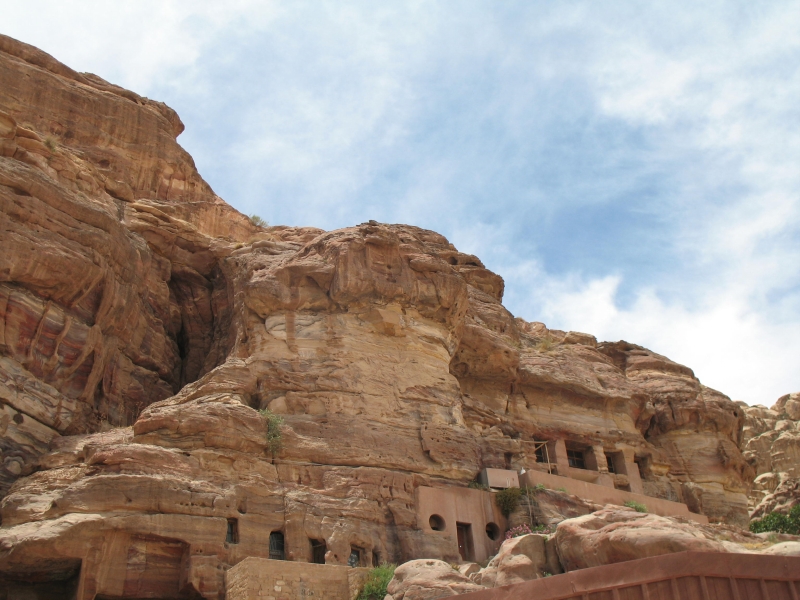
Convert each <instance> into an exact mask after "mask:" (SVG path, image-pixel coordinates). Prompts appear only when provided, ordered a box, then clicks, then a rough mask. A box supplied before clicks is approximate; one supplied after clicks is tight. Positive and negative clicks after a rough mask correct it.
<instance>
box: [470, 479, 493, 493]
mask: <svg viewBox="0 0 800 600" xmlns="http://www.w3.org/2000/svg"><path fill="white" fill-rule="evenodd" d="M467 487H468V488H470V489H471V490H483V491H484V492H488V491H489V486H488V485H486V484H483V483H481V482H480V481H470V482H469V485H468V486H467Z"/></svg>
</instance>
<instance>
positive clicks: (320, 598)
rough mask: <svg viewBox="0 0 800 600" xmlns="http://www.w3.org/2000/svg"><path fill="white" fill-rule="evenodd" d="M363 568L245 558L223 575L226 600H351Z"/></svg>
mask: <svg viewBox="0 0 800 600" xmlns="http://www.w3.org/2000/svg"><path fill="white" fill-rule="evenodd" d="M368 572H369V569H367V568H357V569H351V568H349V567H342V566H339V565H317V564H313V563H301V562H289V561H283V560H268V559H264V558H247V559H245V560H243V561H242V562H240V563H239V564H238V565H236V566H235V567H233V568H232V569H230V570H229V571H228V573H227V585H226V596H225V597H226V599H227V600H257V599H261V600H295V599H297V598H314V600H351V599H353V598H356V597H357V596H358V594H359V592H360V590H361V587H362V586H363V584H364V578H365V576H366V573H368Z"/></svg>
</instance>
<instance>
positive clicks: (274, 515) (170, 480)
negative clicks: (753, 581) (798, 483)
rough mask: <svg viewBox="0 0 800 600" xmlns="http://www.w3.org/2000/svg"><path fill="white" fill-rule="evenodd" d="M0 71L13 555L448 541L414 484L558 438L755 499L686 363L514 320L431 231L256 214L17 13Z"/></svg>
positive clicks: (487, 281) (216, 560)
mask: <svg viewBox="0 0 800 600" xmlns="http://www.w3.org/2000/svg"><path fill="white" fill-rule="evenodd" d="M0 83H2V85H0V236H2V237H0V242H2V250H3V251H2V253H0V411H1V412H0V436H2V438H0V450H1V451H2V468H0V494H2V495H4V498H3V501H2V508H1V515H2V527H1V528H0V576H2V577H5V578H16V579H17V580H20V581H41V582H42V585H47V586H53V585H56V586H58V585H62V584H63V586H65V587H64V589H67V588H68V587H69V586H73V587H74V586H75V585H77V584H76V583H75V582H76V581H77V578H78V576H79V575H78V573H79V571H80V573H81V575H80V577H81V581H80V585H81V586H82V588H81V590H82V593H83V594H84V597H92V594H94V593H97V594H99V595H103V596H108V597H130V598H138V597H146V596H148V597H155V596H158V597H170V598H174V597H180V596H185V597H189V596H191V595H192V594H200V595H202V596H204V597H206V598H218V597H220V596H221V595H222V594H223V581H224V569H225V567H226V566H229V565H233V564H235V563H236V562H238V561H240V560H242V559H243V558H245V557H247V556H261V557H268V556H270V534H271V533H274V532H281V533H282V535H283V536H284V538H285V556H286V558H287V559H290V560H306V561H310V560H312V559H314V558H315V557H316V558H318V557H317V555H316V554H315V552H317V551H318V550H317V549H318V548H320V547H322V548H323V550H324V560H325V561H326V562H328V563H332V564H346V563H347V562H348V560H349V559H350V557H351V555H352V553H353V552H356V556H357V560H358V561H359V562H360V563H361V564H364V565H370V564H372V563H373V562H378V561H381V560H389V561H394V562H403V561H405V560H408V559H412V558H418V557H430V558H441V557H443V556H444V550H443V549H442V546H441V545H440V543H439V542H438V541H437V540H439V539H440V538H435V537H431V536H426V535H425V534H424V532H423V525H424V524H423V523H420V522H418V520H417V514H416V512H415V490H417V488H419V487H420V486H423V485H425V486H434V487H436V486H441V487H446V486H465V485H467V484H468V483H469V482H470V481H472V480H473V479H474V478H475V477H476V475H477V474H478V472H479V471H480V470H481V469H482V468H484V467H493V468H513V469H517V470H519V469H521V468H526V469H535V468H539V467H537V457H536V454H535V446H534V441H536V440H547V439H557V438H558V439H566V440H569V441H570V442H572V443H575V444H583V445H591V446H593V447H597V448H601V449H602V448H608V449H610V450H620V451H621V450H623V449H624V451H626V452H628V453H632V454H635V456H636V457H637V460H638V463H639V468H640V470H641V476H642V479H643V486H644V490H645V493H647V494H649V495H652V496H657V497H661V498H666V499H670V500H676V501H684V502H687V503H688V504H689V505H690V507H691V508H692V509H693V510H696V511H699V512H703V513H705V514H707V515H708V516H709V517H710V518H712V520H718V521H727V522H731V523H740V524H744V523H746V522H747V497H746V491H747V487H748V485H749V483H750V481H751V479H752V473H753V470H752V469H753V468H752V467H751V466H750V465H749V464H748V463H747V462H746V461H745V460H744V459H743V457H742V454H741V452H740V451H739V449H738V447H739V444H740V443H741V441H742V427H743V424H744V418H745V417H744V410H743V409H742V407H740V406H738V405H736V404H735V403H733V402H731V401H730V400H729V399H728V398H727V397H725V396H724V395H722V394H720V393H718V392H715V391H713V390H710V389H709V388H706V387H704V386H703V385H701V383H700V382H699V381H698V380H697V378H696V377H694V374H693V373H692V371H691V370H690V369H689V368H687V367H684V366H682V365H678V364H676V363H674V362H672V361H670V360H669V359H667V358H665V357H663V356H659V355H657V354H655V353H653V352H650V351H649V350H646V349H644V348H641V347H639V346H636V345H634V344H629V343H627V342H615V343H600V344H598V343H597V342H596V340H595V339H594V338H593V337H592V336H590V335H588V334H581V333H576V332H563V331H556V330H551V329H547V328H546V327H545V326H544V325H543V324H541V323H528V322H525V321H523V320H522V319H515V318H514V317H513V316H512V315H511V314H510V313H509V312H508V311H507V310H506V309H505V308H504V307H503V305H502V303H501V301H502V296H503V280H502V278H501V277H499V276H498V275H496V274H494V273H492V272H490V271H489V270H487V269H486V268H485V267H484V265H483V264H482V263H481V261H480V260H479V259H478V258H477V257H475V256H471V255H467V254H463V253H460V252H458V250H457V249H456V248H454V247H453V245H452V244H450V243H449V242H448V241H447V240H446V239H445V238H444V237H443V236H441V235H439V234H437V233H434V232H431V231H425V230H422V229H419V228H416V227H411V226H406V225H385V224H379V223H375V222H369V223H363V224H361V225H358V226H355V227H350V228H347V229H342V230H338V231H333V232H324V231H320V230H317V229H312V228H292V227H269V228H261V227H255V226H253V225H252V224H251V223H250V221H249V220H248V219H247V218H246V217H245V216H244V215H241V214H240V213H238V212H237V211H235V210H234V209H232V208H231V207H229V206H228V205H227V204H225V203H224V202H223V201H222V200H221V199H220V198H218V197H217V196H216V195H215V194H214V192H213V191H212V190H211V189H210V187H209V186H208V185H207V184H206V183H205V182H204V181H203V180H202V178H201V177H200V175H199V174H198V173H197V172H196V170H195V168H194V165H193V163H192V160H191V157H189V156H188V154H186V152H184V151H183V150H182V149H181V147H180V146H179V145H178V144H177V142H176V136H177V135H178V134H179V133H180V132H181V130H182V128H183V126H182V124H181V123H180V120H179V118H178V117H177V115H176V114H175V113H174V112H173V111H172V110H171V109H169V108H168V107H167V106H165V105H163V104H161V103H159V102H155V101H152V100H149V99H146V98H142V97H140V96H138V95H136V94H134V93H132V92H128V91H126V90H123V89H121V88H118V87H116V86H114V85H112V84H109V83H107V82H105V81H102V80H101V79H100V78H98V77H96V76H94V75H90V74H80V73H76V72H74V71H72V70H71V69H69V68H68V67H66V66H64V65H62V64H61V63H59V62H57V61H56V60H55V59H53V58H52V57H50V56H48V55H46V54H44V53H43V52H41V51H39V50H36V49H35V48H32V47H30V46H27V45H25V44H21V43H19V42H16V41H14V40H12V39H10V38H7V37H4V36H0ZM260 409H269V410H270V411H272V413H275V414H278V415H281V416H282V417H283V419H284V425H283V430H282V431H283V434H282V438H283V439H282V448H281V449H280V451H279V452H277V454H276V455H275V456H273V455H272V453H271V452H270V451H269V450H268V448H267V443H266V439H265V421H264V418H263V417H262V416H261V415H260V414H259V412H258V411H259V410H260ZM601 462H602V461H601ZM598 469H599V471H600V472H602V473H605V474H606V475H607V469H606V466H605V465H604V464H599V465H598ZM617 479H618V480H619V483H620V485H624V484H625V481H624V479H625V478H624V476H621V475H619V476H617ZM575 510H576V511H577V512H578V513H580V512H583V510H584V509H583V508H582V507H576V508H575ZM553 519H555V517H553ZM448 568H449V567H448ZM454 573H456V574H458V573H457V572H455V571H454ZM37 585H38V584H37ZM465 585H466V584H465ZM70 589H71V588H70ZM408 600H410V597H408Z"/></svg>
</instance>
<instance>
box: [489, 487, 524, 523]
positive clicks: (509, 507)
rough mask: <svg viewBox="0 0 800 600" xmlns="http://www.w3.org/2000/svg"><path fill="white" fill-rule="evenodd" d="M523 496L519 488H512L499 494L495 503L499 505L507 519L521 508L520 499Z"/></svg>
mask: <svg viewBox="0 0 800 600" xmlns="http://www.w3.org/2000/svg"><path fill="white" fill-rule="evenodd" d="M521 496H522V490H521V489H519V488H518V487H510V488H506V489H504V490H500V491H499V492H497V494H495V497H494V502H495V504H497V508H499V509H500V510H501V511H502V513H503V514H504V515H505V516H506V517H507V516H508V515H510V514H511V513H512V512H514V510H515V509H516V508H517V506H519V499H520V497H521Z"/></svg>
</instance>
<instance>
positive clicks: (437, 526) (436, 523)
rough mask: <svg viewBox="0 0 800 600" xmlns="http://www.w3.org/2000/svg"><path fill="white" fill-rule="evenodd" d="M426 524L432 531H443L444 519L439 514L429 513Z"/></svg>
mask: <svg viewBox="0 0 800 600" xmlns="http://www.w3.org/2000/svg"><path fill="white" fill-rule="evenodd" d="M428 524H429V525H430V526H431V529H433V530H434V531H444V519H443V518H442V517H440V516H439V515H431V518H430V519H428Z"/></svg>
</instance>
